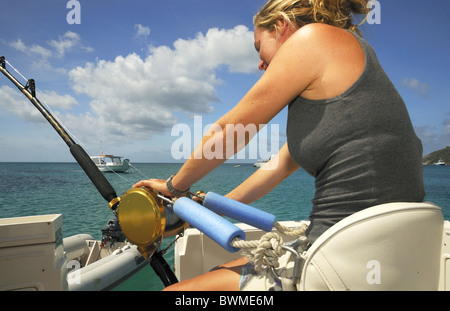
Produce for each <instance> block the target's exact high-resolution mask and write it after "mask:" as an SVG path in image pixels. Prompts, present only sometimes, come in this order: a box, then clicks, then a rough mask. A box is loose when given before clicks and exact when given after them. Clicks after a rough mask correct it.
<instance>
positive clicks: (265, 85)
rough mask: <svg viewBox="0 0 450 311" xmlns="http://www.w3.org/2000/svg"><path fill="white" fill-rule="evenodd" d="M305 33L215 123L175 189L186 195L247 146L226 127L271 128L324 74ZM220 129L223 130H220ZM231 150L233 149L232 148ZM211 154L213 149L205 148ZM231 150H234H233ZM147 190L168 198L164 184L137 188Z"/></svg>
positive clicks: (244, 137) (281, 50) (178, 177)
mask: <svg viewBox="0 0 450 311" xmlns="http://www.w3.org/2000/svg"><path fill="white" fill-rule="evenodd" d="M301 30H302V29H300V30H299V31H297V32H296V33H295V34H294V35H292V36H291V37H290V38H289V39H288V40H287V41H286V42H285V43H284V44H283V45H282V46H281V47H280V48H279V50H278V51H277V53H276V55H275V57H274V58H273V59H272V61H271V63H270V65H269V67H268V68H267V70H266V72H265V73H264V75H263V76H262V77H261V78H260V79H259V80H258V82H257V83H256V84H255V85H254V86H253V87H252V88H251V89H250V91H249V92H248V93H247V94H246V95H245V96H244V98H243V99H242V100H241V101H240V102H239V103H238V104H237V105H236V106H235V107H234V108H233V109H232V110H230V111H229V112H228V113H226V114H225V115H224V116H223V117H221V118H220V119H219V120H217V122H216V123H215V126H214V129H215V130H216V131H211V132H210V133H209V135H208V134H207V135H205V136H204V137H203V138H202V141H201V142H200V143H199V145H198V146H197V147H196V149H195V150H194V152H193V153H192V155H191V157H190V158H189V159H188V160H186V162H185V163H184V165H183V166H182V167H181V169H180V170H179V172H178V173H177V174H176V176H175V177H173V179H172V185H173V187H174V188H175V189H177V190H180V191H183V190H186V189H188V188H190V187H191V185H193V184H195V183H196V182H197V181H199V180H200V179H201V178H203V177H204V176H205V175H207V174H208V173H209V172H211V171H212V170H214V169H215V168H216V167H218V166H220V165H221V164H222V163H224V162H225V161H226V160H227V156H228V157H229V156H231V155H233V154H235V153H236V152H238V151H239V149H240V148H242V147H244V146H245V145H247V143H248V142H249V141H250V139H251V137H250V136H249V135H237V137H236V135H235V134H232V135H230V134H229V133H228V134H229V135H227V125H232V126H235V125H239V126H242V127H244V128H245V127H247V126H252V125H253V126H256V127H258V130H259V127H260V125H265V124H268V123H269V121H270V120H271V119H272V118H273V117H275V116H276V115H277V114H278V113H279V112H280V111H281V110H282V109H283V108H284V107H285V106H286V105H288V104H289V103H290V102H291V101H292V100H294V99H295V98H296V97H297V96H299V94H302V92H303V91H304V90H306V89H307V88H308V87H309V86H310V84H311V83H312V82H313V81H315V80H316V79H317V76H318V75H319V74H320V73H319V71H320V70H321V66H320V65H318V64H320V56H319V55H318V53H317V51H316V50H315V49H314V48H313V45H312V44H311V40H312V39H311V37H310V35H309V34H308V33H305V34H302V31H301ZM217 129H220V130H217ZM205 146H214V147H215V148H214V149H215V151H216V152H215V154H216V155H217V154H218V152H217V148H219V149H221V150H222V151H223V152H222V156H215V157H213V158H211V157H210V156H209V155H208V154H206V153H205V148H204V147H205ZM230 146H231V147H230ZM206 149H207V150H210V148H206ZM230 149H231V150H230ZM139 186H148V187H151V188H154V189H157V190H159V191H160V192H162V193H163V194H166V195H169V192H168V190H167V187H166V184H165V181H164V180H147V181H141V182H139V183H137V184H136V185H135V187H139Z"/></svg>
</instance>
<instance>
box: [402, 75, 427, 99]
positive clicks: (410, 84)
mask: <svg viewBox="0 0 450 311" xmlns="http://www.w3.org/2000/svg"><path fill="white" fill-rule="evenodd" d="M402 84H403V85H404V86H406V87H407V88H409V89H410V90H412V91H414V92H416V93H417V94H419V95H420V96H421V97H424V98H429V96H430V89H431V88H430V86H429V85H428V84H427V83H423V82H420V81H419V80H418V79H415V78H404V79H403V80H402Z"/></svg>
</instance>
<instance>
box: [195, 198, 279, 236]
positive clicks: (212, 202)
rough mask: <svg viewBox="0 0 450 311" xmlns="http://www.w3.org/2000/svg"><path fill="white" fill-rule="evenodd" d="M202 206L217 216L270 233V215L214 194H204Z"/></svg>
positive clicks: (272, 220) (272, 219)
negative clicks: (226, 217)
mask: <svg viewBox="0 0 450 311" xmlns="http://www.w3.org/2000/svg"><path fill="white" fill-rule="evenodd" d="M203 205H204V206H205V207H207V208H208V209H210V210H212V211H214V212H216V213H218V214H221V215H224V216H228V217H230V218H232V219H234V220H238V221H240V222H243V223H246V224H249V225H251V226H253V227H256V228H259V229H261V230H264V231H266V232H270V231H272V228H273V224H274V222H275V216H274V215H272V214H270V213H267V212H264V211H262V210H260V209H257V208H254V207H252V206H250V205H247V204H244V203H241V202H238V201H235V200H232V199H230V198H226V197H224V196H222V195H219V194H217V193H214V192H208V193H207V194H206V196H205V200H204V202H203Z"/></svg>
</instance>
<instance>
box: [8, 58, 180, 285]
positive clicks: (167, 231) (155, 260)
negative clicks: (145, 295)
mask: <svg viewBox="0 0 450 311" xmlns="http://www.w3.org/2000/svg"><path fill="white" fill-rule="evenodd" d="M6 63H7V61H6V59H5V57H4V56H0V71H1V72H2V73H3V75H5V76H6V77H7V78H8V79H9V80H10V81H11V82H12V83H13V84H14V85H15V86H16V87H17V88H18V89H19V91H20V92H22V94H24V95H25V96H26V97H27V98H28V99H29V101H30V102H31V103H32V104H33V105H34V107H36V108H37V109H38V110H39V112H40V113H41V114H42V115H43V116H44V118H45V119H46V120H47V121H48V122H49V123H50V125H51V126H52V127H53V128H54V129H55V131H56V132H57V133H58V134H59V136H60V137H61V138H62V139H63V140H64V142H65V143H66V144H67V146H68V147H69V149H70V153H71V154H72V156H73V157H74V158H75V160H76V161H77V163H78V164H79V165H80V167H81V168H82V169H83V171H84V172H85V173H86V175H87V176H88V177H89V179H90V180H91V182H92V183H93V184H94V186H95V187H96V188H97V190H98V191H99V193H100V194H101V195H102V197H103V198H104V199H105V200H106V201H107V202H108V206H109V208H110V209H111V210H112V211H113V213H114V215H115V216H116V217H117V218H118V220H119V224H120V226H121V229H122V231H123V233H124V235H125V236H126V237H127V238H128V240H129V241H130V242H132V243H133V244H135V245H136V246H137V248H138V250H139V252H140V253H141V254H142V255H143V256H144V258H145V259H147V260H148V261H149V263H150V265H151V266H152V268H153V270H154V271H155V272H156V274H157V275H158V276H159V278H160V279H161V281H162V282H163V283H164V285H165V286H168V285H171V284H174V283H177V282H178V280H177V278H176V276H175V274H174V273H173V271H172V270H171V269H170V267H169V265H168V264H167V262H166V261H165V259H164V257H163V256H162V254H161V253H160V250H159V246H160V245H161V243H162V239H163V236H164V237H168V236H173V235H178V234H180V233H181V232H182V231H184V229H185V228H186V227H187V223H185V222H184V221H182V220H181V219H175V221H174V222H173V223H169V222H167V221H166V211H165V206H164V204H163V200H162V199H163V198H164V197H163V196H162V195H161V194H159V193H157V192H155V191H150V190H149V189H143V188H137V189H130V190H129V191H127V192H126V193H124V194H123V196H122V197H119V196H117V194H116V191H115V190H114V188H113V187H112V185H111V184H110V183H109V181H108V180H107V179H106V177H105V176H104V175H103V173H102V172H101V171H100V170H99V169H98V167H97V166H96V165H95V163H94V162H93V161H92V160H91V158H90V157H89V155H88V154H87V153H86V151H85V150H84V149H83V147H81V146H80V145H79V144H77V143H75V141H74V140H73V139H72V138H71V137H70V135H69V134H68V133H67V131H66V130H65V129H64V128H63V127H62V126H61V124H60V123H59V122H58V121H57V120H56V119H55V118H54V117H53V115H52V114H51V113H50V112H49V111H48V110H47V109H46V108H45V107H44V106H43V105H42V104H41V102H40V101H39V99H38V98H37V97H36V83H35V81H34V79H29V80H28V81H27V83H26V85H23V84H22V83H20V82H19V81H18V80H17V79H16V78H15V77H14V76H13V75H12V74H11V73H10V72H9V71H8V70H7V69H6ZM8 64H9V63H8ZM136 219H143V220H146V221H144V222H141V223H140V224H137V223H136Z"/></svg>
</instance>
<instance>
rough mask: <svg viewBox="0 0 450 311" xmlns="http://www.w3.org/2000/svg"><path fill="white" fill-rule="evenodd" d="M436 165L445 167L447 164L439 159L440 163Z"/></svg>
mask: <svg viewBox="0 0 450 311" xmlns="http://www.w3.org/2000/svg"><path fill="white" fill-rule="evenodd" d="M434 165H436V166H443V165H445V162H444V161H442V160H441V159H439V161H437V162H436V163H434Z"/></svg>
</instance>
